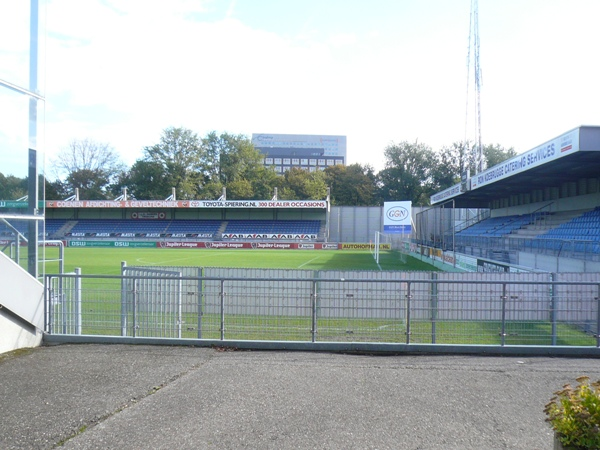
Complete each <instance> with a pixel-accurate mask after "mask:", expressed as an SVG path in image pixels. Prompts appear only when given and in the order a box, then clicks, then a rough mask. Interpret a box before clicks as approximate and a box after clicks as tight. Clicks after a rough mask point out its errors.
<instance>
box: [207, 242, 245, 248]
mask: <svg viewBox="0 0 600 450" xmlns="http://www.w3.org/2000/svg"><path fill="white" fill-rule="evenodd" d="M205 244H206V248H252V244H250V242H205Z"/></svg>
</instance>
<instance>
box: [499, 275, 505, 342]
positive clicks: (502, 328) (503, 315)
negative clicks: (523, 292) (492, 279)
mask: <svg viewBox="0 0 600 450" xmlns="http://www.w3.org/2000/svg"><path fill="white" fill-rule="evenodd" d="M501 299H502V325H501V329H500V345H501V346H502V347H504V344H505V343H506V283H502V296H501Z"/></svg>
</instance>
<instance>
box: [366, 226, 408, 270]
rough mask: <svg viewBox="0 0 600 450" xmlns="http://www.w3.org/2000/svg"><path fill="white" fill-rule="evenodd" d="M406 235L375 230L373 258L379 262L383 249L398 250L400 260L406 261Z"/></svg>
mask: <svg viewBox="0 0 600 450" xmlns="http://www.w3.org/2000/svg"><path fill="white" fill-rule="evenodd" d="M405 238H406V235H405V234H395V233H382V232H381V231H376V232H375V237H374V242H373V258H374V259H375V262H376V263H377V264H379V262H380V256H381V251H382V250H383V251H396V252H397V253H398V255H399V257H400V261H401V262H403V263H406V246H405V245H404V241H405Z"/></svg>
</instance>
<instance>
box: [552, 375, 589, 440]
mask: <svg viewBox="0 0 600 450" xmlns="http://www.w3.org/2000/svg"><path fill="white" fill-rule="evenodd" d="M577 383H578V384H577V386H576V387H575V388H573V387H571V385H570V384H566V385H565V386H564V387H563V389H562V390H560V391H558V392H555V393H554V394H555V396H554V397H552V398H551V399H550V402H549V403H548V404H547V405H546V408H545V409H544V412H545V413H546V415H547V416H548V417H547V418H546V422H549V423H550V425H551V426H552V429H553V430H554V431H555V433H556V436H557V438H558V440H559V441H560V442H561V443H562V444H563V445H564V446H570V447H572V448H575V449H582V450H583V449H600V381H596V382H595V383H591V382H590V378H589V377H587V376H582V377H579V378H577Z"/></svg>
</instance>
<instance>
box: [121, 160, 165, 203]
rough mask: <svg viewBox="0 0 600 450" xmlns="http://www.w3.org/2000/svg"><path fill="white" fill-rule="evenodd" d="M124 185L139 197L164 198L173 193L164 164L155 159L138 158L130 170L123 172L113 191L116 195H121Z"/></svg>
mask: <svg viewBox="0 0 600 450" xmlns="http://www.w3.org/2000/svg"><path fill="white" fill-rule="evenodd" d="M123 187H127V190H128V194H129V195H130V196H132V197H134V198H137V199H144V200H163V199H165V198H167V197H168V196H169V195H171V187H170V186H169V184H168V181H167V177H166V174H165V172H164V170H163V166H162V165H161V164H160V163H158V162H155V161H145V160H143V159H140V160H137V161H136V162H135V163H134V164H133V166H131V168H130V169H129V171H127V172H123V173H122V174H121V177H120V180H119V183H117V184H116V189H115V190H114V191H113V194H114V195H115V197H117V196H118V195H120V193H121V192H122V188H123Z"/></svg>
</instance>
